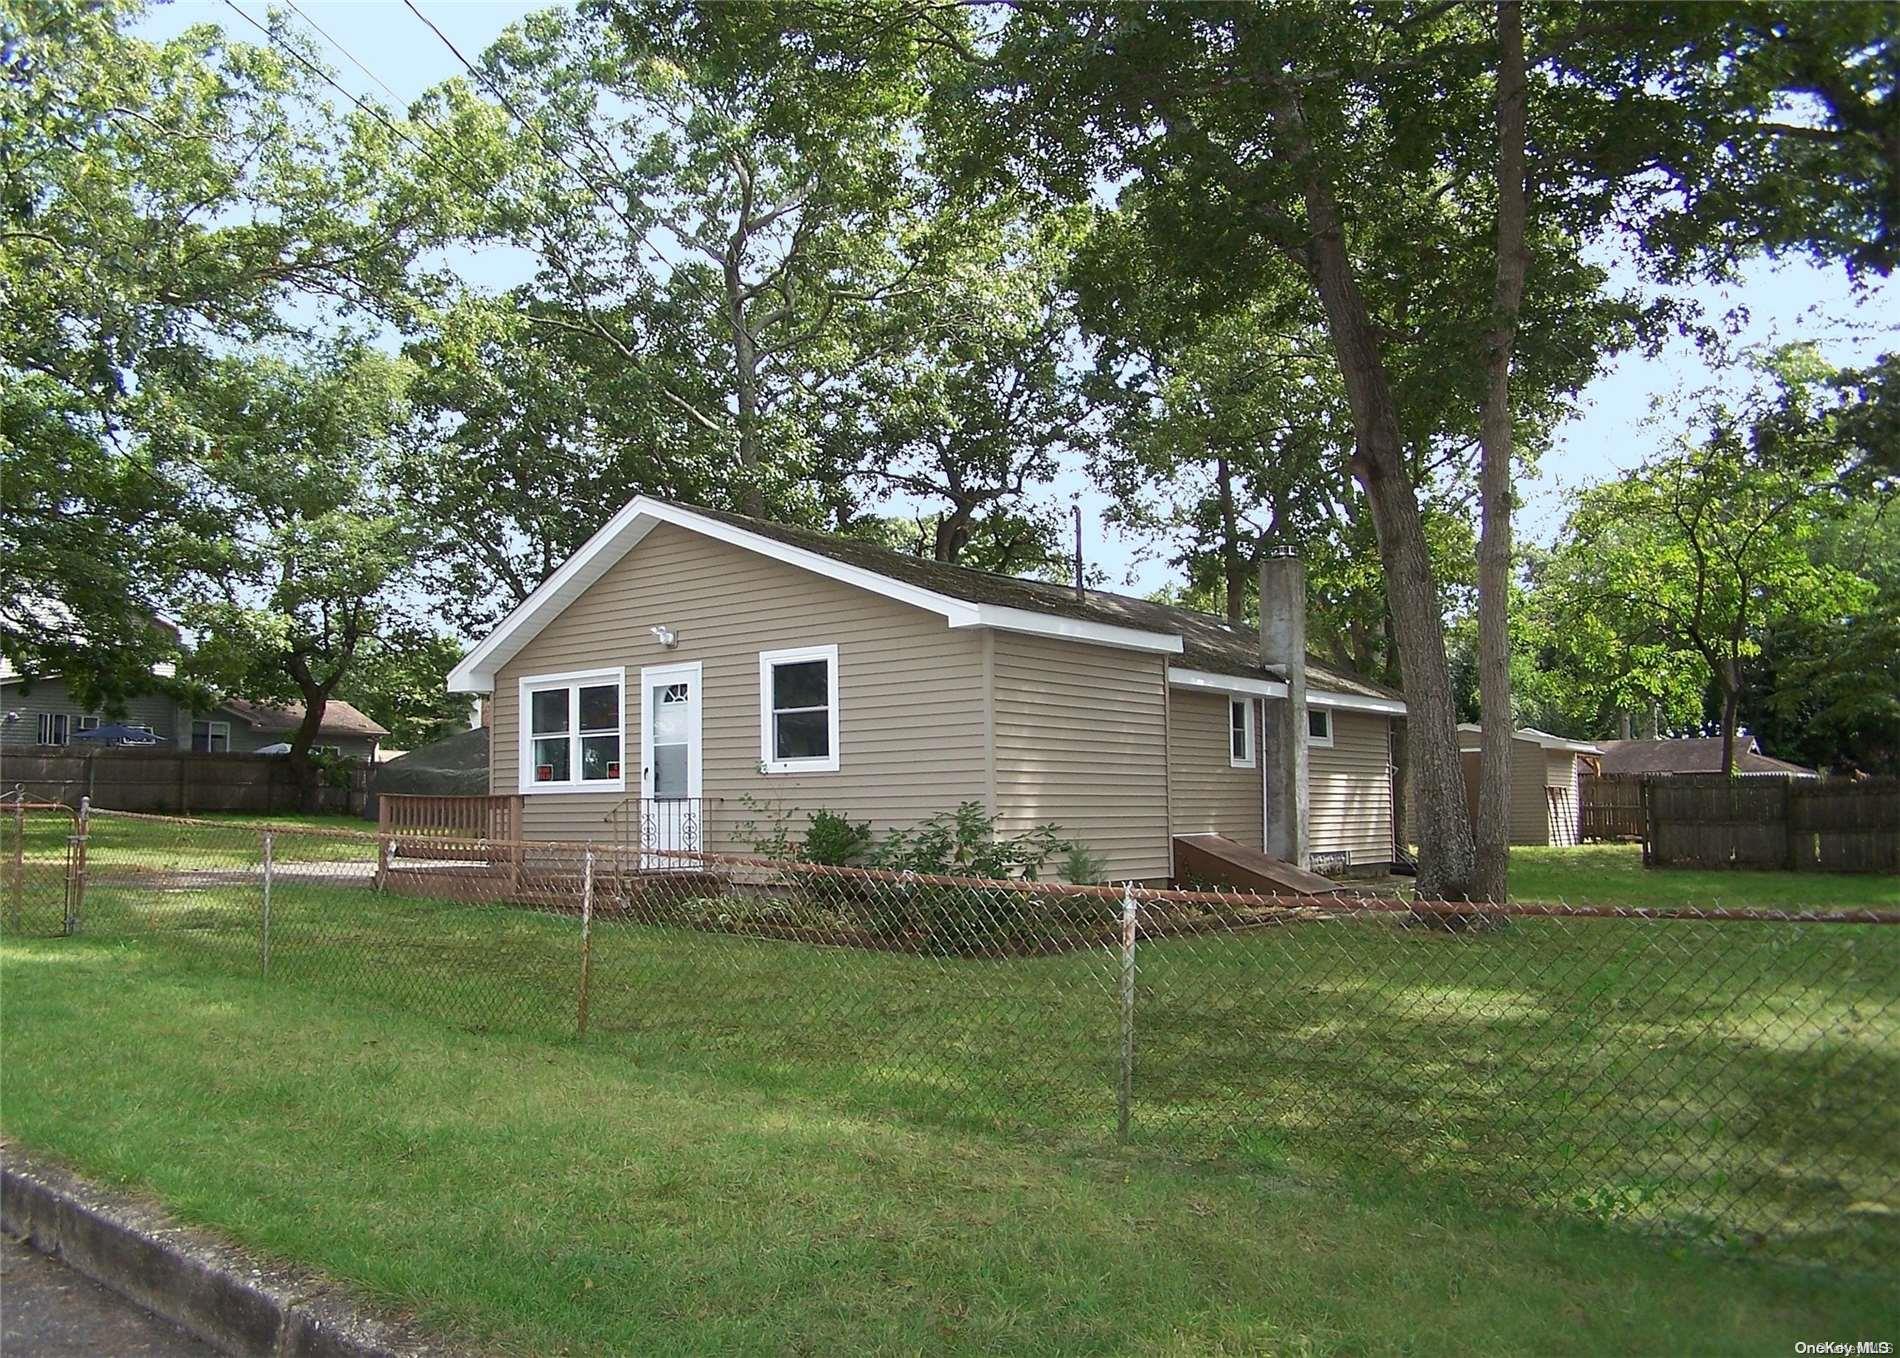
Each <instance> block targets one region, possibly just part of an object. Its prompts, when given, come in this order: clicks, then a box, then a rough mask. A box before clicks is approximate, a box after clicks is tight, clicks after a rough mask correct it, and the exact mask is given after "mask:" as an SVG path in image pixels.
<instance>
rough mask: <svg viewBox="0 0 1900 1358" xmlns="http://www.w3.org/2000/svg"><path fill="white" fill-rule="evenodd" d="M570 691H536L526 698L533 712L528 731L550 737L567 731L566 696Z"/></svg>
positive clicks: (558, 689)
mask: <svg viewBox="0 0 1900 1358" xmlns="http://www.w3.org/2000/svg"><path fill="white" fill-rule="evenodd" d="M569 692H570V690H568V689H564V688H544V689H538V690H536V691H535V692H534V693H532V694H530V695H529V697H528V702H529V705H530V708H531V709H532V711H533V714H534V717H533V724H532V725H530V726H529V728H528V729H529V730H530V731H532V732H534V734H536V735H537V736H539V735H551V734H553V733H554V732H557V731H565V730H567V696H568V693H569Z"/></svg>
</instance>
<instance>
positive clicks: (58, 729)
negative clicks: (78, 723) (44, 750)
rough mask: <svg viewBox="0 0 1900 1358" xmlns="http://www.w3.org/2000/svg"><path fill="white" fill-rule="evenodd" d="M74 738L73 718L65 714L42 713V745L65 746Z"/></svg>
mask: <svg viewBox="0 0 1900 1358" xmlns="http://www.w3.org/2000/svg"><path fill="white" fill-rule="evenodd" d="M71 738H72V718H70V717H68V716H67V715H66V714H65V713H64V712H42V713H40V744H42V745H64V744H65V743H66V742H67V741H68V740H70V739H71Z"/></svg>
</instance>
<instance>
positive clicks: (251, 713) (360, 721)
mask: <svg viewBox="0 0 1900 1358" xmlns="http://www.w3.org/2000/svg"><path fill="white" fill-rule="evenodd" d="M218 711H220V712H229V713H230V714H231V715H232V716H234V717H236V718H237V719H238V720H239V721H242V722H244V723H246V724H247V725H249V726H250V727H251V728H252V729H253V730H257V731H294V730H296V729H297V728H298V727H299V726H302V725H303V714H304V705H303V704H302V703H254V702H252V701H250V700H249V699H248V698H226V699H225V700H224V701H223V702H221V703H219V704H218ZM317 732H318V734H319V735H326V736H376V737H379V738H380V737H382V736H386V735H388V734H389V728H388V727H387V726H382V725H379V724H378V723H377V722H376V721H374V720H373V719H372V718H370V717H369V716H368V715H367V714H366V713H364V712H362V711H360V710H359V709H357V708H355V707H352V706H351V705H350V704H349V703H346V702H344V701H343V700H342V699H341V698H332V699H330V701H329V702H327V703H325V704H324V705H323V722H322V724H321V725H319V726H318V727H317Z"/></svg>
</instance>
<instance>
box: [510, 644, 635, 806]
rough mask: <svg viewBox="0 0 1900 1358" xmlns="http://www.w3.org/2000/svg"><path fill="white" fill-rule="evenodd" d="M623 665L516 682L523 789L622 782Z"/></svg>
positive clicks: (613, 788) (605, 786)
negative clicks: (617, 667)
mask: <svg viewBox="0 0 1900 1358" xmlns="http://www.w3.org/2000/svg"><path fill="white" fill-rule="evenodd" d="M626 681H627V674H626V671H625V670H623V669H607V670H578V671H575V672H573V673H570V674H543V675H530V676H528V677H527V678H525V679H523V680H522V681H521V778H520V786H521V790H522V791H523V792H573V791H586V792H618V791H622V790H624V789H625V787H626V782H627V780H626V776H625V774H624V772H623V771H622V770H623V765H622V755H621V743H622V741H623V739H624V732H625V730H626V725H627V723H626V687H627V682H626Z"/></svg>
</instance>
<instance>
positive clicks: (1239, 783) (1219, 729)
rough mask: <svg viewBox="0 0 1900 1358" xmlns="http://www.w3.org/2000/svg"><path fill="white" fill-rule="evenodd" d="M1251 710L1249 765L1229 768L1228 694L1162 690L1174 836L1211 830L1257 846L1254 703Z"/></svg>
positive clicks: (1257, 733)
mask: <svg viewBox="0 0 1900 1358" xmlns="http://www.w3.org/2000/svg"><path fill="white" fill-rule="evenodd" d="M1247 701H1248V702H1250V703H1252V704H1253V708H1254V766H1253V767H1252V768H1250V769H1237V768H1235V767H1233V749H1232V746H1231V745H1230V743H1229V733H1230V730H1231V727H1230V726H1229V724H1228V723H1229V721H1230V717H1229V716H1228V708H1227V705H1228V698H1227V695H1226V694H1223V693H1194V692H1189V691H1186V690H1183V689H1178V688H1177V689H1170V690H1169V692H1168V815H1169V817H1170V819H1171V820H1172V822H1173V829H1174V833H1175V834H1177V835H1194V834H1216V835H1225V836H1227V838H1229V839H1231V840H1234V841H1236V842H1237V843H1240V844H1245V845H1246V846H1247V847H1248V848H1250V849H1258V848H1260V847H1261V838H1260V821H1261V817H1262V814H1263V807H1262V805H1261V801H1260V770H1261V767H1262V760H1261V757H1260V754H1261V750H1260V739H1261V731H1260V725H1261V723H1260V703H1259V700H1258V699H1254V698H1249V699H1248V700H1247Z"/></svg>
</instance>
